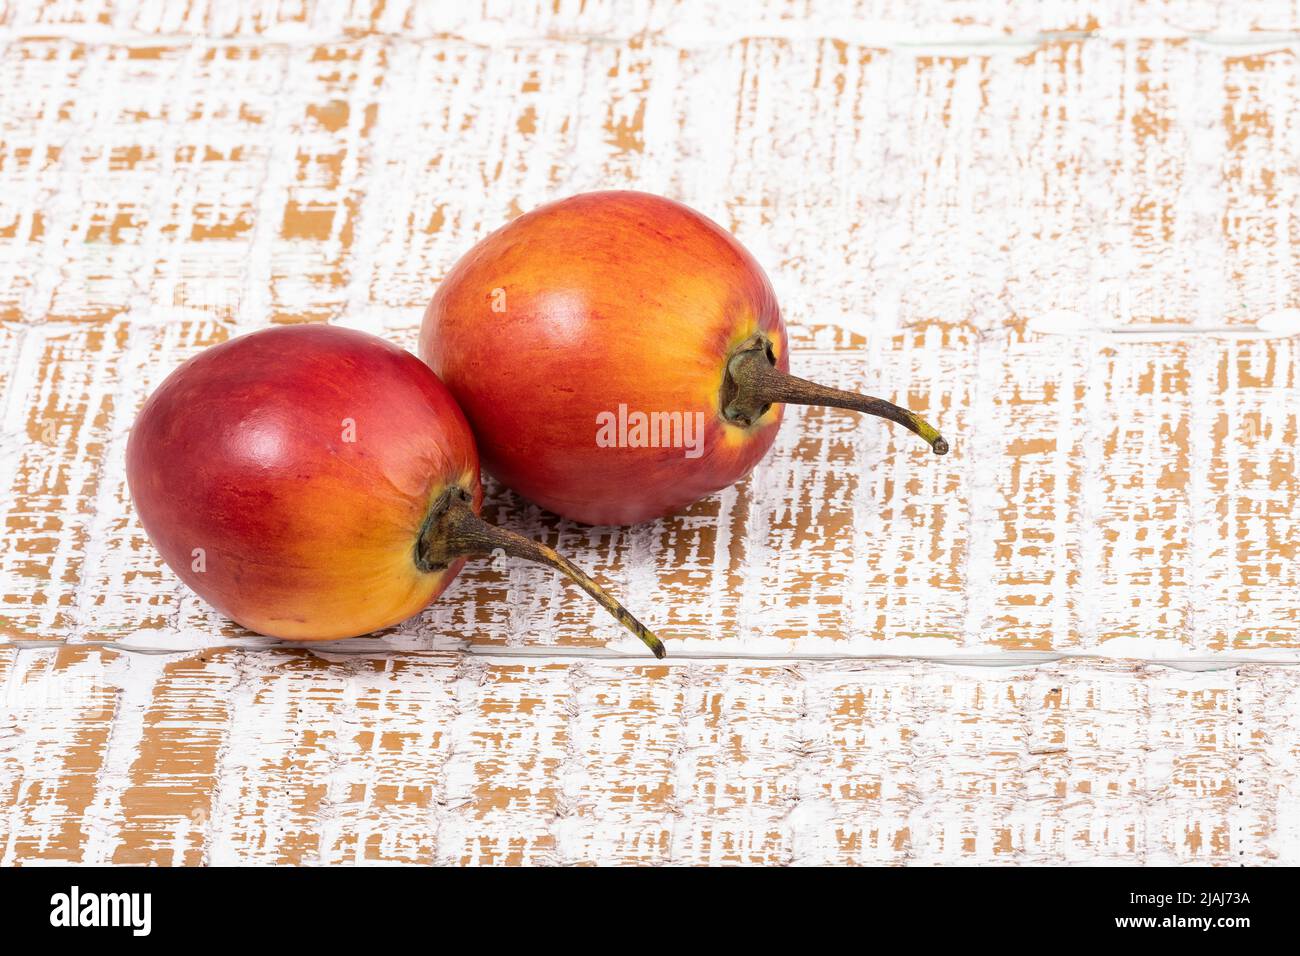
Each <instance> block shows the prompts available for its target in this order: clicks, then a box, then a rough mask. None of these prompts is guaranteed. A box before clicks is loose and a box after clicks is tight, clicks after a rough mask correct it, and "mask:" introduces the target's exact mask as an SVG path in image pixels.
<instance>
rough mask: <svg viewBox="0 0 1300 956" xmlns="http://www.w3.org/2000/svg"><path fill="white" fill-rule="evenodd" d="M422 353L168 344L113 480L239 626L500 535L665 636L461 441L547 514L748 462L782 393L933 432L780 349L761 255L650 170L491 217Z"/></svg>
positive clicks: (449, 571) (634, 500) (299, 336)
mask: <svg viewBox="0 0 1300 956" xmlns="http://www.w3.org/2000/svg"><path fill="white" fill-rule="evenodd" d="M420 357H421V358H422V359H423V361H421V360H420V359H417V358H416V357H415V356H413V355H411V354H410V353H409V352H406V351H405V350H403V349H400V348H398V347H396V346H394V345H391V344H389V343H387V342H385V341H383V340H382V339H379V338H376V337H374V336H371V335H368V334H365V333H362V332H356V331H351V330H347V329H343V328H339V327H333V326H323V325H303V326H281V327H274V328H270V329H265V330H262V331H259V332H254V333H251V334H248V335H244V336H240V337H238V338H235V339H232V340H230V341H228V342H225V343H223V344H221V345H217V346H214V347H212V348H210V349H208V350H206V351H205V352H203V353H201V354H200V355H198V356H196V357H195V358H193V359H191V360H190V361H188V362H186V363H185V364H184V365H182V366H181V367H180V368H178V369H176V370H175V371H174V372H173V373H172V374H171V375H170V376H169V377H168V378H167V379H166V380H165V381H164V382H163V383H162V385H161V386H159V388H158V389H157V390H156V391H155V392H154V393H153V394H152V395H151V396H150V397H149V399H148V401H147V402H146V403H145V405H144V407H143V409H142V410H141V412H140V415H139V417H138V418H137V420H136V423H135V426H134V427H133V429H132V431H131V437H130V440H129V442H128V446H127V479H128V483H129V485H130V490H131V497H132V500H133V501H134V503H135V506H136V510H137V511H138V513H139V515H140V518H141V521H142V522H143V524H144V527H145V531H146V532H147V533H148V535H149V538H150V540H151V541H152V542H153V543H154V545H155V546H156V547H157V549H158V550H159V552H160V553H161V554H162V556H163V559H164V560H165V561H166V562H167V564H168V565H169V566H170V567H171V568H172V569H173V570H174V571H175V572H176V573H177V574H178V575H179V576H180V578H181V579H182V580H183V581H184V582H185V583H186V584H187V585H189V586H190V587H191V588H192V589H193V590H194V591H196V592H197V593H198V594H199V595H200V596H201V597H203V598H204V599H205V600H206V601H208V603H210V604H211V605H213V606H214V607H215V608H216V609H217V610H219V611H221V612H222V613H223V614H225V615H227V616H228V617H230V618H232V619H233V620H235V621H236V622H237V623H239V624H241V625H243V626H244V627H247V628H249V629H250V630H253V631H257V632H259V633H262V634H266V635H269V636H272V637H280V638H286V639H290V640H299V641H306V640H334V639H339V638H345V637H353V636H356V635H360V634H366V633H369V632H371V631H375V630H379V629H382V628H384V627H388V626H390V625H393V624H396V623H398V622H400V621H402V620H405V619H406V618H409V617H411V616H413V615H414V614H416V613H418V612H419V611H420V610H421V609H423V608H424V607H425V606H426V605H428V604H429V603H430V602H432V601H433V600H435V599H436V598H437V597H438V596H439V595H440V594H441V593H442V592H443V591H444V590H445V589H446V588H447V586H448V585H449V584H450V583H451V581H452V579H453V578H455V576H456V574H457V573H458V572H459V571H460V569H461V567H462V566H463V565H464V563H465V561H466V559H467V558H469V557H471V556H474V555H483V554H490V553H492V552H494V551H496V550H498V549H499V550H502V551H504V552H505V553H506V554H508V555H511V556H515V557H520V558H524V559H526V560H532V561H538V562H541V563H544V564H547V565H549V566H551V567H553V568H555V569H557V570H558V571H560V572H561V573H563V574H565V575H566V576H567V577H569V578H570V579H571V580H572V581H574V582H575V583H576V584H577V585H579V586H580V587H582V588H583V589H584V590H585V591H586V592H587V593H588V594H590V595H591V596H592V597H593V598H594V599H596V600H597V601H598V602H599V603H600V604H601V605H602V606H603V607H605V608H606V609H607V610H608V611H610V613H611V614H613V615H614V616H615V617H616V618H617V619H618V620H619V622H620V623H621V624H623V625H624V626H625V627H627V628H628V629H629V630H630V631H631V632H632V633H634V634H636V635H637V637H639V638H640V639H641V640H642V641H643V642H644V643H645V644H646V645H647V646H648V647H649V648H650V649H651V650H652V651H653V652H654V653H655V655H656V656H657V657H662V656H663V654H664V648H663V644H662V643H661V642H660V641H659V639H658V638H657V637H655V636H654V635H653V634H652V633H651V632H650V631H649V630H648V629H647V628H646V627H645V626H644V625H643V624H641V623H640V622H639V621H638V620H637V619H636V618H634V617H633V616H632V615H631V614H630V613H628V612H627V610H626V609H624V608H623V606H622V605H621V604H619V603H618V602H617V601H616V600H614V599H613V598H612V597H610V596H609V595H608V594H607V593H606V592H605V591H604V590H603V589H602V588H601V587H600V586H599V585H597V584H596V583H595V582H594V581H593V580H592V579H591V578H590V577H588V576H587V575H586V574H584V573H583V572H582V571H581V570H579V569H578V568H577V567H575V566H574V565H573V564H572V563H570V562H569V561H567V560H566V559H565V558H563V557H561V556H560V555H558V554H556V553H555V551H553V550H552V549H550V548H549V547H547V546H545V545H543V544H541V543H538V542H534V541H531V540H529V539H527V538H525V537H523V536H521V535H518V534H515V533H514V532H511V531H508V530H506V529H504V528H500V527H496V526H494V525H491V524H489V523H488V522H486V521H484V520H483V519H482V518H480V517H479V515H478V512H479V509H480V507H481V504H482V498H483V492H482V487H481V485H480V482H479V456H480V455H481V456H482V462H483V465H484V466H485V467H486V468H487V470H488V471H490V472H491V473H492V474H494V475H495V476H496V477H497V478H498V479H499V480H500V481H501V482H502V483H503V484H505V485H507V486H509V487H511V488H513V489H514V490H516V491H517V492H519V493H520V494H521V495H523V496H524V497H526V498H529V499H531V500H533V501H535V502H537V503H538V504H541V505H543V506H544V507H546V508H549V509H550V510H552V511H555V512H557V513H558V514H560V515H563V516H565V517H568V518H572V519H574V520H576V521H581V522H585V523H589V524H627V523H633V522H639V521H645V520H649V519H651V518H656V517H659V516H661V515H665V514H669V513H672V512H674V511H677V510H680V509H681V508H683V507H685V506H687V505H689V504H690V503H692V502H694V501H696V500H698V499H700V498H702V497H704V496H706V495H709V494H712V493H713V492H715V491H718V490H720V489H722V488H725V487H727V486H728V485H730V484H732V483H733V482H735V481H737V480H739V479H740V478H742V477H744V475H746V474H747V473H748V472H749V470H750V469H751V468H753V466H754V465H755V464H756V463H757V462H758V461H759V460H760V459H761V458H762V457H763V455H764V454H766V452H767V450H768V449H769V448H770V447H771V445H772V442H773V440H774V438H775V437H776V431H777V428H778V427H779V425H780V423H781V413H782V406H783V405H784V404H788V403H798V404H816V405H831V406H836V407H841V408H850V409H855V410H858V411H865V412H869V413H871V414H875V415H879V416H881V417H884V418H888V419H890V420H892V421H895V422H898V423H900V424H902V425H904V426H906V427H907V428H909V429H911V430H912V431H914V432H916V433H917V434H918V435H920V436H921V437H922V438H923V439H925V440H926V442H927V443H929V444H930V446H931V448H932V449H933V450H934V451H935V452H936V453H938V454H943V453H945V452H946V451H947V450H948V446H947V443H946V442H945V441H944V439H943V438H941V437H940V436H939V434H938V432H937V431H935V429H934V428H932V427H931V426H930V425H929V424H927V423H926V422H924V421H923V420H921V419H920V418H918V417H917V416H916V415H914V414H913V413H912V412H910V411H907V410H906V409H903V408H899V407H898V406H896V405H893V404H891V403H889V402H886V401H883V400H881V399H876V398H870V397H866V396H859V395H856V394H854V393H851V392H844V391H840V390H837V389H831V388H826V387H823V386H820V385H816V384H814V383H811V382H807V381H804V380H803V379H799V378H795V377H794V376H792V375H790V374H789V355H788V342H787V339H786V333H785V326H784V324H783V323H782V321H781V313H780V309H779V308H778V306H777V302H776V298H775V296H774V294H773V292H772V287H771V285H770V284H769V283H768V280H767V277H766V276H765V275H764V274H763V271H762V269H761V268H760V267H759V265H758V264H757V263H756V262H755V261H754V259H753V258H752V257H751V256H750V255H749V253H748V252H746V251H745V249H744V248H742V247H741V246H740V244H739V243H738V242H736V240H735V239H734V238H732V237H731V236H730V235H729V234H728V233H727V232H725V231H724V230H723V229H721V228H720V227H718V226H717V225H715V224H714V223H713V222H711V221H710V220H708V219H706V218H705V217H704V216H701V215H700V214H698V213H696V212H694V211H693V210H691V209H689V208H687V207H686V206H683V205H680V204H678V203H675V202H672V201H670V200H667V199H663V198H660V197H657V196H652V195H648V194H644V193H634V192H604V193H589V194H585V195H580V196H574V197H572V198H570V199H566V200H561V201H559V202H555V203H552V204H550V205H547V206H543V207H541V208H539V209H537V210H535V211H533V212H531V213H528V214H526V215H524V216H521V217H520V218H518V219H516V220H514V221H513V222H511V223H510V224H508V225H507V226H505V227H503V228H502V229H500V230H498V231H497V232H495V233H493V234H492V235H490V236H488V237H487V238H486V239H484V240H483V241H482V242H480V243H479V244H478V245H476V246H475V247H474V248H473V249H471V250H470V251H469V252H468V253H467V254H466V255H465V256H464V257H463V258H462V259H461V260H460V261H459V262H458V263H457V264H456V265H455V267H454V268H453V269H452V271H451V273H450V274H449V275H448V276H447V278H446V279H445V280H444V281H443V282H442V284H441V285H440V286H439V288H438V290H437V293H436V294H435V295H434V297H433V300H432V302H431V303H430V304H429V307H428V309H427V310H426V312H425V316H424V322H423V325H422V327H421V331H420ZM435 373H436V374H435Z"/></svg>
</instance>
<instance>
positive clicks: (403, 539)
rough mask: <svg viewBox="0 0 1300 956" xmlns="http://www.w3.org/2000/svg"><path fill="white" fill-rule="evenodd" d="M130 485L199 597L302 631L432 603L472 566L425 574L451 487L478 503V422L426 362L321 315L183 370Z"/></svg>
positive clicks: (350, 624)
mask: <svg viewBox="0 0 1300 956" xmlns="http://www.w3.org/2000/svg"><path fill="white" fill-rule="evenodd" d="M347 420H350V421H351V422H352V423H354V433H353V436H354V437H355V440H354V441H347V440H346V438H347V437H348V432H347V427H348V421H347ZM127 480H128V483H129V485H130V489H131V497H132V500H133V501H134V502H135V507H136V510H137V512H138V513H139V515H140V518H141V520H142V522H143V523H144V527H145V531H146V532H147V533H148V535H149V539H150V540H151V541H152V542H153V543H154V546H155V547H157V549H158V551H159V552H160V553H161V554H162V556H163V559H164V560H165V561H166V562H167V564H168V565H169V566H170V567H171V568H172V570H174V571H175V572H176V573H177V575H179V576H180V578H181V579H182V580H183V581H184V582H185V583H186V584H187V585H189V586H190V587H191V588H192V589H193V590H194V591H195V592H197V593H198V594H199V596H200V597H202V598H203V599H204V600H206V601H207V602H208V603H210V604H211V605H212V606H213V607H215V608H216V609H217V610H219V611H221V612H222V613H223V614H226V615H228V616H229V617H231V618H233V619H234V620H235V621H237V622H238V623H240V624H242V625H243V626H245V627H247V628H249V629H251V630H254V631H257V632H259V633H262V634H267V635H270V636H273V637H281V638H288V639H292V640H302V641H306V640H332V639H336V638H344V637H352V636H355V635H358V634H366V633H369V632H370V631H374V630H377V629H379V628H383V627H387V626H389V625H392V624H396V623H398V622H399V621H402V620H404V619H406V618H408V617H410V616H411V615H413V614H415V613H417V612H419V611H420V610H421V609H422V608H423V607H425V605H427V604H428V603H429V602H430V601H432V600H434V599H435V598H436V597H438V595H439V594H441V593H442V592H443V590H444V589H445V588H446V587H447V585H448V584H450V583H451V581H452V579H453V578H454V577H455V576H456V574H457V572H459V570H460V568H461V566H462V565H463V564H464V559H460V560H457V561H455V562H453V563H451V564H450V565H449V566H448V567H446V568H444V569H442V570H439V571H432V572H428V571H422V570H420V569H419V568H418V567H417V565H416V563H415V547H416V542H417V539H418V537H419V534H420V530H421V526H422V524H423V522H424V520H425V517H426V515H427V513H428V511H429V506H430V504H431V503H432V502H433V501H434V499H435V498H436V497H437V496H438V495H439V494H440V493H441V492H442V491H443V489H445V488H446V487H447V486H448V485H451V484H454V485H459V486H460V487H461V488H463V489H465V491H466V492H468V493H470V494H471V495H472V503H473V508H474V510H475V511H477V510H478V509H479V507H480V505H481V502H482V490H481V488H480V485H479V479H478V458H477V453H476V450H475V447H474V440H473V437H472V435H471V433H470V431H469V427H468V425H467V423H466V422H465V418H464V416H463V415H462V414H461V412H460V409H459V408H458V407H457V406H456V403H455V400H454V399H453V398H452V397H451V395H450V393H449V392H448V391H447V389H446V388H445V387H444V386H443V385H442V383H441V382H439V381H438V379H437V378H436V377H435V376H434V375H433V374H432V373H431V372H430V371H429V369H428V367H427V366H425V365H424V364H423V363H422V362H420V360H419V359H417V358H416V357H415V356H414V355H411V354H410V353H409V352H406V351H404V350H402V349H400V348H397V347H396V346H394V345H390V344H389V343H387V342H384V341H383V340H381V339H378V338H376V337H374V336H371V335H367V334H365V333H362V332H356V331H351V330H348V329H342V328H336V327H330V326H323V325H306V326H282V327H276V328H270V329H265V330H262V331H259V332H254V333H252V334H249V335H244V336H241V337H239V338H236V339H232V340H230V341H228V342H225V343H223V344H221V345H217V346H214V347H213V348H210V349H208V350H207V351H205V352H203V353H201V354H200V355H198V356H196V357H194V358H193V359H191V360H190V361H188V362H186V363H185V364H184V365H182V366H181V367H180V368H178V369H176V371H174V372H173V373H172V374H171V375H170V376H168V378H167V379H166V380H165V381H164V382H163V384H162V385H161V386H159V388H158V389H157V391H155V392H154V393H153V395H151V396H150V397H149V399H148V401H147V402H146V403H145V405H144V407H143V409H142V410H141V412H140V415H139V417H138V418H137V419H136V422H135V426H134V427H133V428H132V430H131V437H130V440H129V442H128V444H127ZM196 548H197V549H202V561H203V564H204V565H205V570H202V571H199V570H196V569H195V563H196V555H195V553H194V549H196Z"/></svg>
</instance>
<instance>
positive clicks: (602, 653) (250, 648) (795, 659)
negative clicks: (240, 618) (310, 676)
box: [0, 640, 1300, 672]
mask: <svg viewBox="0 0 1300 956" xmlns="http://www.w3.org/2000/svg"><path fill="white" fill-rule="evenodd" d="M78 647H91V648H99V649H108V650H114V651H121V652H124V653H130V654H141V655H145V656H176V657H184V656H186V655H189V654H203V653H209V652H212V651H242V652H245V653H250V652H251V653H264V654H270V653H278V652H281V651H305V652H307V653H310V654H313V655H315V656H317V657H321V658H325V659H328V658H331V657H371V658H401V657H472V658H474V659H476V660H482V661H486V662H488V663H495V662H517V661H531V662H534V663H538V664H543V665H544V664H566V663H573V662H577V661H600V662H601V663H608V664H626V665H630V666H632V667H671V666H674V665H688V664H731V663H744V664H756V665H762V666H770V667H779V666H781V665H783V664H800V663H815V664H836V663H859V662H872V661H875V662H880V663H920V664H932V665H935V666H938V667H979V668H986V669H997V668H1032V667H1040V666H1043V665H1048V664H1055V663H1058V662H1060V661H1082V662H1086V663H1092V664H1097V665H1109V664H1119V665H1129V666H1133V667H1168V668H1170V669H1171V670H1181V671H1189V672H1201V671H1221V670H1232V669H1233V668H1235V667H1277V668H1290V667H1297V666H1300V655H1295V654H1291V655H1283V656H1270V657H1267V658H1263V657H1251V656H1246V655H1241V654H1236V655H1223V656H1220V655H1212V656H1211V655H1203V654H1201V655H1197V654H1187V655H1171V656H1168V657H1107V656H1106V655H1104V654H1071V653H1065V652H1056V651H1003V652H1000V653H986V654H853V653H846V654H816V653H806V652H804V653H791V654H759V653H753V654H747V653H743V652H736V653H718V652H712V653H710V652H707V651H679V652H677V653H673V654H670V655H669V656H668V657H666V658H664V659H663V660H650V659H648V658H647V657H646V655H645V654H644V653H640V652H637V651H626V652H624V651H618V650H614V649H611V648H605V647H587V648H584V647H571V648H565V649H563V650H556V649H554V648H549V647H485V648H477V647H467V648H455V647H441V648H439V647H434V648H411V649H404V648H399V647H375V646H367V647H337V648H324V647H320V646H317V645H312V644H290V643H284V642H276V643H262V644H204V645H200V646H197V647H157V646H149V645H140V644H123V643H119V642H115V641H55V640H51V641H40V640H34V641H0V650H6V649H13V650H16V651H18V652H20V653H21V652H22V651H24V650H52V649H59V648H78Z"/></svg>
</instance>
